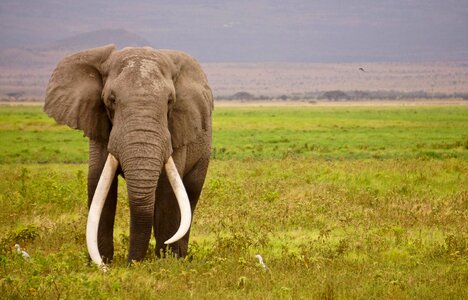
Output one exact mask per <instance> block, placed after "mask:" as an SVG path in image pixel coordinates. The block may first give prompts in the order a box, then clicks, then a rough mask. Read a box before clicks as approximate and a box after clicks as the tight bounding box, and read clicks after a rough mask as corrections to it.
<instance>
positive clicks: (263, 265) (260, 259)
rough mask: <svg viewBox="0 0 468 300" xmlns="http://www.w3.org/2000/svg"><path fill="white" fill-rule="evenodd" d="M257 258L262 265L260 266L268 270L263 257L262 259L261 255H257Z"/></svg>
mask: <svg viewBox="0 0 468 300" xmlns="http://www.w3.org/2000/svg"><path fill="white" fill-rule="evenodd" d="M255 257H256V258H257V259H258V262H259V263H260V265H261V266H262V267H263V268H264V269H266V268H267V266H266V265H265V263H264V262H263V257H262V256H261V255H260V254H257V255H255Z"/></svg>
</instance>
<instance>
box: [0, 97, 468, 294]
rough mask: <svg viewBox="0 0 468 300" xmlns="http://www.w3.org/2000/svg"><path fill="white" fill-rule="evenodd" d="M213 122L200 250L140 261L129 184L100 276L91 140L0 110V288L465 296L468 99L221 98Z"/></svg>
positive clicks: (34, 114) (197, 240)
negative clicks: (93, 253)
mask: <svg viewBox="0 0 468 300" xmlns="http://www.w3.org/2000/svg"><path fill="white" fill-rule="evenodd" d="M213 120H214V121H213V125H214V145H213V160H212V163H211V166H210V170H209V174H208V178H207V181H206V185H205V189H204V191H203V194H202V198H201V200H200V204H199V207H198V208H197V211H196V213H195V217H194V223H193V229H192V239H191V244H190V255H189V257H188V258H187V259H185V260H177V259H173V258H167V259H160V260H158V259H155V257H154V253H151V252H150V253H149V254H148V259H147V260H145V261H144V262H142V263H138V264H135V265H133V266H132V267H130V268H128V267H127V266H126V263H125V255H126V251H127V247H128V246H127V242H128V228H129V209H128V204H127V201H126V196H125V195H126V190H125V184H124V181H123V180H122V182H121V183H122V184H121V185H120V186H121V187H122V188H120V189H119V200H118V202H119V205H118V212H117V214H118V215H117V222H116V223H117V224H116V233H115V241H116V257H115V261H114V262H113V264H112V265H111V266H110V272H109V273H107V274H102V273H100V272H98V271H97V270H96V268H95V267H94V266H90V265H89V264H88V260H87V254H86V246H85V231H84V228H85V223H86V204H85V203H86V200H85V199H86V169H87V168H86V160H87V141H86V138H84V137H83V136H82V134H81V133H80V132H78V131H73V130H70V129H68V128H66V127H64V126H59V125H55V124H54V122H53V121H52V120H50V119H49V118H47V117H46V116H45V115H44V114H42V113H41V108H40V107H0V141H1V142H0V179H1V180H0V191H1V192H0V207H2V209H1V210H0V243H1V245H0V290H1V293H0V298H5V299H15V298H43V299H50V298H57V299H58V298H73V299H75V298H93V299H108V298H125V299H141V298H143V299H146V298H168V299H174V298H184V299H185V298H190V297H193V298H195V299H211V298H221V299H238V298H243V299H244V298H249V299H281V298H285V299H291V298H295V299H296V298H303V299H311V298H312V299H317V298H325V299H331V298H338V299H348V298H388V299H395V298H419V299H420V298H423V299H441V298H445V299H447V298H451V299H462V298H466V296H467V295H468V287H467V284H466V283H467V282H468V233H467V232H468V162H467V159H468V154H467V152H468V106H466V105H465V106H463V105H462V106H411V107H395V106H392V107H380V106H376V107H359V106H357V107H356V106H352V107H351V106H338V107H314V106H307V107H220V108H217V109H216V111H215V114H214V119H213ZM15 243H19V244H21V245H22V246H23V247H24V248H26V250H27V251H28V252H29V254H30V255H31V257H32V258H31V259H29V260H26V259H23V257H21V256H20V255H17V254H16V253H15V251H14V250H13V248H12V247H13V245H14V244H15ZM152 245H154V241H152ZM152 247H154V246H152ZM257 253H258V254H261V255H262V256H263V258H264V260H265V263H266V265H267V268H266V269H264V268H263V267H262V266H261V265H260V264H259V263H258V261H257V260H256V258H255V254H257Z"/></svg>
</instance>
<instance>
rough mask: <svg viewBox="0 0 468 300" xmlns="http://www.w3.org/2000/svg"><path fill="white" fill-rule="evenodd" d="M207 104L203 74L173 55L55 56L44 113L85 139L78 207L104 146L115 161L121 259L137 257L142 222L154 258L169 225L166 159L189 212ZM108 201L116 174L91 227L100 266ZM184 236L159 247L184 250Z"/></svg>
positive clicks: (173, 204)
mask: <svg viewBox="0 0 468 300" xmlns="http://www.w3.org/2000/svg"><path fill="white" fill-rule="evenodd" d="M212 109H213V97H212V93H211V89H210V87H209V86H208V82H207V78H206V76H205V74H204V73H203V71H202V70H201V67H200V65H199V64H198V63H197V62H196V61H195V60H194V59H193V58H191V57H190V56H188V55H187V54H184V53H182V52H177V51H171V50H155V49H152V48H148V47H145V48H124V49H122V50H120V51H117V50H116V49H115V46H114V45H107V46H103V47H100V48H94V49H89V50H86V51H82V52H79V53H76V54H74V55H72V56H69V57H67V58H65V59H63V60H62V61H61V62H60V63H59V64H58V66H57V68H56V69H55V71H54V73H53V74H52V77H51V79H50V81H49V85H48V87H47V94H46V102H45V106H44V111H45V112H46V113H47V114H48V115H49V116H51V117H53V118H54V119H55V120H56V121H57V122H58V123H61V124H67V125H68V126H70V127H72V128H77V129H81V130H82V131H83V132H84V134H85V135H86V136H87V137H89V173H88V207H89V205H90V204H91V201H92V198H93V195H94V191H95V189H96V186H97V183H98V180H99V177H100V175H101V171H102V169H103V166H104V163H105V160H106V158H107V154H108V152H110V153H112V154H113V155H114V156H115V157H116V158H117V160H118V161H119V165H120V168H119V170H118V173H120V174H122V176H124V178H125V180H126V183H127V189H128V198H129V202H130V248H129V254H128V260H129V261H130V262H131V261H132V260H135V261H140V260H142V259H143V258H144V257H145V254H146V251H147V249H148V243H149V239H150V236H151V229H152V228H153V229H154V235H155V238H156V254H157V255H158V256H160V255H161V254H162V253H164V252H165V251H166V247H167V246H166V245H164V241H166V240H167V239H169V238H170V237H172V235H173V234H174V233H175V232H176V231H177V229H178V227H179V223H180V213H179V208H178V205H177V200H176V198H175V195H174V193H173V191H172V189H171V187H170V184H169V181H168V179H167V176H166V174H165V171H164V163H165V162H166V161H167V159H168V158H169V156H171V155H172V157H173V159H174V162H175V164H176V166H177V169H178V171H179V174H180V175H181V178H182V181H183V183H184V186H185V188H186V190H187V194H188V196H189V199H190V204H191V208H192V214H193V211H194V209H195V206H196V204H197V201H198V198H199V196H200V193H201V190H202V186H203V183H204V180H205V175H206V172H207V168H208V162H209V157H210V148H211V112H212ZM116 203H117V174H116V176H115V178H114V181H113V184H112V186H111V189H110V191H109V194H108V196H107V199H106V203H105V206H104V209H103V213H102V216H101V220H100V224H99V231H98V246H99V252H100V254H101V255H102V256H103V258H104V261H105V262H109V261H111V260H112V258H113V254H114V245H113V228H114V219H115V209H116ZM189 234H190V232H188V233H187V234H186V235H185V236H184V237H183V238H182V239H181V240H179V241H178V242H176V243H174V244H171V245H169V248H171V250H172V252H173V253H175V254H176V255H178V256H181V257H183V256H185V255H186V254H187V246H188V239H189Z"/></svg>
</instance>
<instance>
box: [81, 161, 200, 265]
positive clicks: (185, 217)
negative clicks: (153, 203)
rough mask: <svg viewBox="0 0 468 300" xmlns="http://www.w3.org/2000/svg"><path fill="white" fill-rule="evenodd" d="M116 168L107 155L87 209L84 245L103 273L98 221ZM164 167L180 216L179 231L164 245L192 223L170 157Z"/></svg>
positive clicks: (181, 186) (180, 234)
mask: <svg viewBox="0 0 468 300" xmlns="http://www.w3.org/2000/svg"><path fill="white" fill-rule="evenodd" d="M118 166H119V162H118V160H117V159H116V158H115V157H114V156H113V155H112V154H110V153H109V155H108V157H107V160H106V163H105V165H104V168H103V170H102V173H101V177H100V178H99V182H98V185H97V187H96V192H95V193H94V197H93V200H92V203H91V207H90V208H89V214H88V222H87V224H86V244H87V247H88V253H89V256H90V257H91V260H92V261H93V262H95V263H96V264H97V265H98V266H99V267H100V268H101V269H102V270H104V271H105V270H106V268H105V265H104V263H103V261H102V258H101V255H100V253H99V248H98V228H99V220H100V218H101V213H102V209H103V207H104V203H105V201H106V198H107V194H108V192H109V189H110V186H111V184H112V180H113V178H114V176H115V172H116V171H117V168H118ZM164 167H165V169H166V173H167V177H168V179H169V182H170V184H171V187H172V189H173V190H174V194H175V195H176V198H177V203H178V205H179V209H180V216H181V220H180V225H179V229H178V230H177V232H176V233H175V234H174V235H173V236H172V237H171V238H170V239H168V240H167V241H165V242H164V243H165V244H172V243H175V242H177V241H178V240H179V239H181V238H182V237H183V236H184V235H185V234H186V233H187V232H188V230H189V229H190V224H191V222H192V211H191V207H190V201H189V198H188V195H187V192H186V190H185V187H184V185H183V183H182V179H181V178H180V175H179V172H178V171H177V168H176V166H175V163H174V160H173V159H172V156H170V157H169V159H168V160H167V162H166V164H165V165H164Z"/></svg>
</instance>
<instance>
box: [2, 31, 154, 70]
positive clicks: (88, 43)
mask: <svg viewBox="0 0 468 300" xmlns="http://www.w3.org/2000/svg"><path fill="white" fill-rule="evenodd" d="M106 44H115V45H116V46H117V47H118V48H123V47H129V46H133V47H140V46H141V47H142V46H151V44H150V42H148V41H147V40H145V39H144V38H142V37H141V36H139V35H137V34H135V33H131V32H128V31H126V30H124V29H104V30H97V31H91V32H86V33H83V34H78V35H74V36H72V37H69V38H65V39H59V40H57V41H55V42H52V43H49V44H43V45H38V46H32V47H27V48H8V49H1V50H0V67H10V68H15V67H19V68H21V67H27V68H41V67H51V66H53V65H55V64H56V63H57V62H58V60H59V59H60V58H62V57H64V56H65V55H67V54H69V53H72V52H76V51H79V50H83V49H87V48H93V47H99V46H102V45H106Z"/></svg>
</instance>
